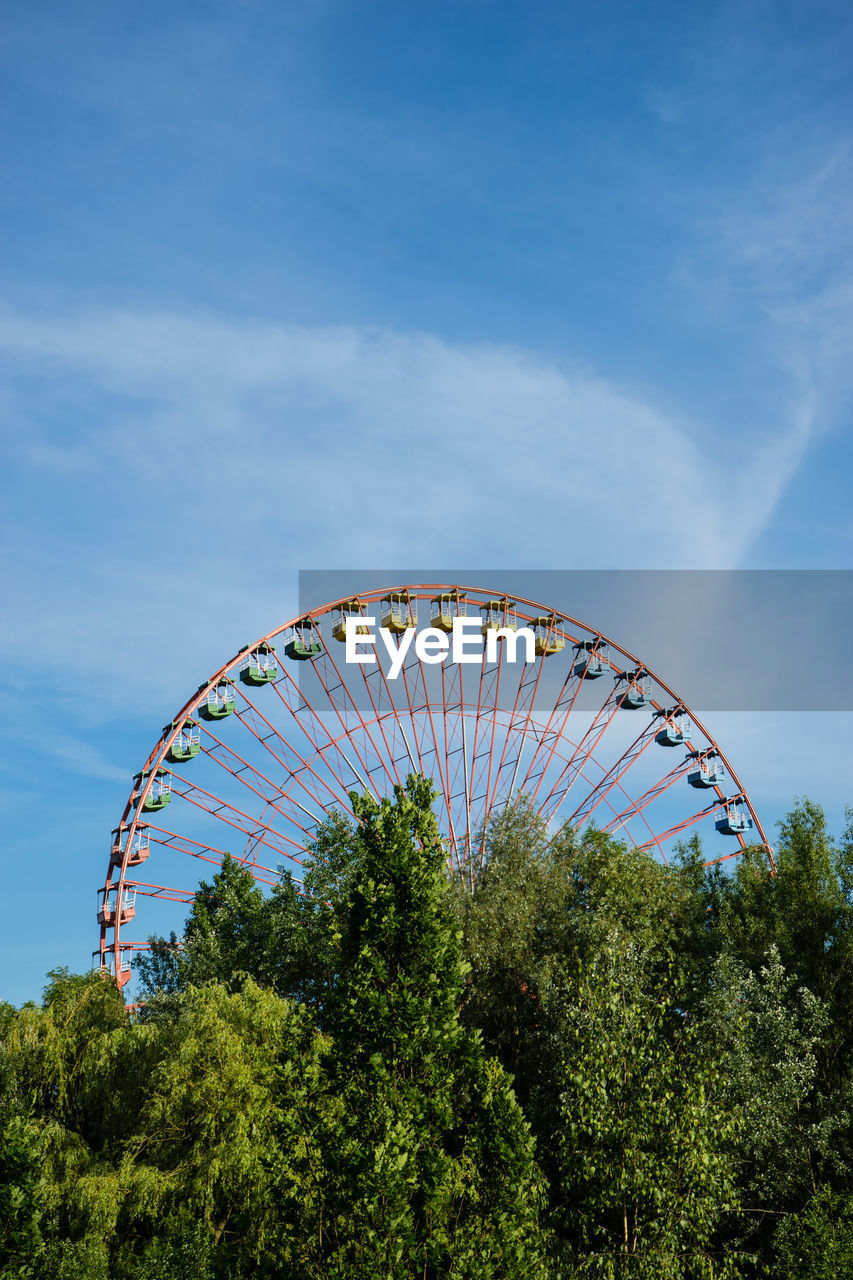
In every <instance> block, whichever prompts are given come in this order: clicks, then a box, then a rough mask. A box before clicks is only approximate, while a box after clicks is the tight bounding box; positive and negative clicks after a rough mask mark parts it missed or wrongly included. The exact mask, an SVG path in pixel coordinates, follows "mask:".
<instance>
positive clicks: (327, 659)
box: [303, 644, 394, 790]
mask: <svg viewBox="0 0 853 1280" xmlns="http://www.w3.org/2000/svg"><path fill="white" fill-rule="evenodd" d="M311 665H312V666H313V668H314V671H315V673H316V675H317V678H318V679H319V681H320V683H321V685H322V686H323V689H324V691H325V694H326V697H327V698H328V700H329V706H330V707H331V708H332V711H333V712H334V714H335V716H336V717H337V720H338V723H339V724H340V726H341V728H342V729H343V731H344V735H345V736H346V739H347V742H348V743H349V745H350V746H351V748H352V750H353V752H354V753H355V755H356V758H357V759H358V762H359V764H360V765H361V767H362V769H363V770H364V775H365V776H364V781H363V784H362V785H363V786H364V788H365V790H370V788H369V786H368V782H367V779H368V778H370V777H371V776H372V773H373V772H376V771H377V765H374V766H372V767H371V766H369V765H368V764H367V763H366V761H365V759H364V753H366V751H367V750H368V748H369V750H370V751H371V753H372V757H373V759H374V760H376V761H377V762H378V767H381V769H382V770H383V772H384V773H385V776H386V778H387V779H388V782H389V783H390V784H391V786H392V787H393V785H394V779H393V777H392V774H391V771H390V770H389V768H388V762H387V761H386V759H385V756H384V754H383V752H382V751H380V750H379V749H378V747H377V745H376V742H375V741H374V739H373V736H372V734H371V733H370V731H369V729H368V728H367V727H366V725H365V723H364V720H363V718H362V717H361V716H360V715H359V712H358V707H357V706H356V705H355V699H354V698H353V696H352V694H351V693H350V691H349V689H348V688H347V685H346V681H345V680H344V679H343V677H342V676H341V673H340V671H339V670H338V666H337V663H336V662H335V660H334V659H333V658H332V657H331V655H330V653H329V651H328V648H327V646H326V645H325V644H324V645H323V648H322V650H321V652H320V654H319V655H318V656H317V657H316V658H314V659H313V661H312V664H311ZM330 668H331V671H332V672H333V673H334V678H333V679H332V678H330ZM335 694H338V695H339V698H340V701H338V699H337V698H336V697H335V696H334V695H335ZM303 697H304V694H303ZM352 713H354V715H353V720H354V723H353V724H352V725H348V724H347V716H348V715H350V714H352ZM359 730H360V731H361V734H362V738H363V740H362V742H361V744H359V742H358V741H357V740H356V738H355V733H356V732H357V731H359ZM330 737H331V735H330ZM338 750H339V751H341V748H340V747H339V748H338ZM342 754H343V752H342ZM344 759H346V755H344ZM350 767H352V765H350Z"/></svg>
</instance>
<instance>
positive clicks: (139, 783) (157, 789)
mask: <svg viewBox="0 0 853 1280" xmlns="http://www.w3.org/2000/svg"><path fill="white" fill-rule="evenodd" d="M151 772H152V771H151V769H143V771H142V772H141V773H137V774H134V777H133V781H134V783H135V784H136V796H135V798H134V801H133V803H134V804H137V805H138V804H139V801H140V800H141V799H142V792H143V790H144V788H145V784H146V782H147V781H148V778H149V776H150V774H151ZM171 802H172V775H171V774H170V773H169V771H168V769H156V770H154V777H153V778H152V779H151V786H150V787H149V788H148V794H147V795H146V797H145V799H144V800H143V801H142V808H143V810H144V812H146V813H153V812H156V811H157V810H159V809H165V808H166V805H167V804H171Z"/></svg>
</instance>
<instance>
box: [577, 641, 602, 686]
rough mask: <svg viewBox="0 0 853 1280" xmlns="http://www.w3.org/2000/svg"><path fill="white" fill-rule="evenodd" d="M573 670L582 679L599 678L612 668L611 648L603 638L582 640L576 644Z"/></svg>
mask: <svg viewBox="0 0 853 1280" xmlns="http://www.w3.org/2000/svg"><path fill="white" fill-rule="evenodd" d="M572 670H573V671H574V673H575V675H576V676H579V677H580V679H581V680H598V679H599V678H600V677H601V676H603V675H604V673H605V672H606V671H609V670H610V649H609V648H608V646H607V645H606V644H605V643H604V641H603V640H598V639H595V640H582V641H581V642H580V643H579V644H576V645H575V663H574V666H573V668H572Z"/></svg>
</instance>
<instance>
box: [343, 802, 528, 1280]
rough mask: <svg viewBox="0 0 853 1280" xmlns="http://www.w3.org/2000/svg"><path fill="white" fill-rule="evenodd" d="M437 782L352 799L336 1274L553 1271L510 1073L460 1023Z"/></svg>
mask: <svg viewBox="0 0 853 1280" xmlns="http://www.w3.org/2000/svg"><path fill="white" fill-rule="evenodd" d="M433 794H434V793H433V790H432V786H431V784H429V783H427V782H426V781H425V780H424V779H422V778H409V779H408V781H407V784H406V787H405V789H403V788H399V787H398V788H397V789H396V792H395V799H394V801H393V802H392V801H389V800H385V801H382V802H381V803H377V802H376V801H374V800H373V799H371V798H370V797H369V796H365V797H363V798H361V797H359V796H357V795H355V794H353V796H352V801H353V809H354V812H355V815H356V818H357V820H358V823H359V825H358V827H357V828H356V831H355V841H356V843H357V846H358V848H357V853H356V858H355V864H356V866H357V868H358V874H357V877H356V878H355V881H354V883H353V884H352V887H351V889H350V892H349V894H348V896H347V899H346V903H345V906H344V909H343V910H342V911H341V913H340V916H339V919H340V927H341V933H340V971H339V978H338V981H337V983H336V986H335V989H334V992H333V994H332V996H331V999H330V1003H329V1008H328V1022H327V1025H328V1029H329V1030H330V1033H331V1037H332V1047H331V1049H330V1054H329V1071H330V1078H331V1087H332V1090H333V1091H334V1092H336V1093H338V1094H339V1096H340V1098H341V1101H342V1108H341V1113H340V1117H339V1119H338V1121H337V1124H336V1127H335V1130H334V1134H333V1135H332V1136H333V1143H332V1144H331V1145H330V1146H328V1147H327V1153H326V1160H327V1170H328V1172H327V1176H326V1182H325V1196H326V1232H327V1235H328V1241H329V1248H328V1253H327V1257H326V1260H325V1271H324V1274H325V1275H327V1276H329V1277H340V1278H341V1280H343V1277H347V1280H353V1278H356V1277H374V1276H375V1277H377V1278H378V1277H383V1280H384V1278H385V1277H389V1278H393V1280H397V1278H398V1277H399V1278H402V1277H415V1276H418V1277H430V1278H437V1277H440V1276H445V1275H447V1274H450V1272H451V1270H452V1274H453V1275H454V1276H459V1277H471V1280H474V1277H477V1280H489V1277H501V1278H502V1280H509V1278H510V1277H513V1276H519V1277H521V1276H524V1277H531V1276H534V1277H535V1276H536V1275H538V1274H542V1266H543V1263H542V1239H541V1233H540V1231H539V1227H538V1206H539V1204H540V1201H541V1188H540V1182H539V1178H538V1176H537V1171H536V1167H535V1163H534V1158H533V1142H532V1140H531V1137H530V1133H529V1129H528V1126H527V1125H526V1123H525V1121H524V1119H523V1116H522V1114H521V1111H520V1109H519V1107H518V1103H517V1102H516V1100H515V1098H514V1096H513V1093H512V1090H511V1087H510V1081H509V1079H508V1077H507V1076H506V1075H505V1073H504V1072H503V1070H502V1068H501V1067H500V1066H499V1064H498V1063H497V1062H496V1061H495V1060H493V1059H489V1058H487V1057H486V1055H485V1053H484V1051H483V1047H482V1044H481V1041H480V1038H479V1036H478V1035H477V1034H476V1033H472V1032H470V1031H466V1030H465V1029H463V1028H462V1027H461V1026H460V1024H459V1018H458V1008H459V1002H460V998H461V992H462V986H463V982H464V979H465V965H464V962H463V959H462V953H461V940H460V937H459V933H458V930H457V926H456V923H455V921H454V917H453V912H452V907H451V903H450V900H449V892H448V886H447V882H446V878H445V876H444V873H443V864H444V861H445V851H444V849H443V848H442V845H441V842H440V840H439V838H438V832H437V827H436V822H435V818H434V816H433V813H432V809H431V802H432V799H433Z"/></svg>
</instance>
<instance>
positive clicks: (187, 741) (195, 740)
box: [163, 720, 201, 764]
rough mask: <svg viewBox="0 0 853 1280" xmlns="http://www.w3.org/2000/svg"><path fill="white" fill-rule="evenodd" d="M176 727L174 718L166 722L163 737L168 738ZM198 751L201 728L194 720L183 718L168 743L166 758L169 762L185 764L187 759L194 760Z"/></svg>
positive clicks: (199, 748) (199, 749)
mask: <svg viewBox="0 0 853 1280" xmlns="http://www.w3.org/2000/svg"><path fill="white" fill-rule="evenodd" d="M177 727H178V726H177V721H175V720H173V721H172V723H171V724H167V725H166V727H165V729H164V730H163V737H164V738H168V737H169V735H170V734H171V733H173V732H174V730H175V729H176V728H177ZM199 751H201V728H200V726H199V725H198V724H197V723H196V721H195V720H185V721H184V723H183V724H182V725H181V727H180V729H179V730H178V732H177V734H175V737H174V738H173V739H172V741H171V742H170V744H169V750H168V751H167V752H166V759H167V760H168V761H169V763H170V764H186V762H187V761H188V760H194V759H195V757H196V756H197V755H198V753H199Z"/></svg>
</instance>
